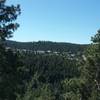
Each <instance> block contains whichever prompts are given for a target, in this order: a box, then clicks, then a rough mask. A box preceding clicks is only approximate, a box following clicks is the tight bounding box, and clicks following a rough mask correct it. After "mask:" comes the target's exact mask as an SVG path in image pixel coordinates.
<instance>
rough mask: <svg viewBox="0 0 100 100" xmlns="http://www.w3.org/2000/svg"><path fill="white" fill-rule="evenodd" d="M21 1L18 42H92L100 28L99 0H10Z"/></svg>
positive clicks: (12, 2) (11, 1) (16, 34)
mask: <svg viewBox="0 0 100 100" xmlns="http://www.w3.org/2000/svg"><path fill="white" fill-rule="evenodd" d="M8 3H9V4H20V5H21V10H22V14H21V15H20V16H19V17H18V20H17V22H18V23H19V24H20V28H19V29H18V30H17V31H16V32H15V34H14V37H13V38H12V39H13V40H16V41H38V40H47V41H57V42H71V43H81V44H85V43H90V39H91V36H93V35H94V34H95V33H96V31H97V30H98V29H99V28H100V0H8Z"/></svg>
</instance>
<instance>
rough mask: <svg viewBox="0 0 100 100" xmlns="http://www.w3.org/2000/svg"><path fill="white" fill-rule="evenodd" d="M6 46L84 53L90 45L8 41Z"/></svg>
mask: <svg viewBox="0 0 100 100" xmlns="http://www.w3.org/2000/svg"><path fill="white" fill-rule="evenodd" d="M6 46H7V47H10V48H12V49H26V50H34V51H37V50H41V51H48V50H50V51H53V52H55V51H56V52H72V53H77V52H83V51H84V50H85V49H86V48H87V46H88V44H74V43H66V42H51V41H38V42H17V41H11V40H7V41H6Z"/></svg>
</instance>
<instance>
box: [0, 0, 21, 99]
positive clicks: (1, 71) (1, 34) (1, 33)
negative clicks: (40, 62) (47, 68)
mask: <svg viewBox="0 0 100 100" xmlns="http://www.w3.org/2000/svg"><path fill="white" fill-rule="evenodd" d="M19 14H20V6H19V5H17V6H14V5H11V6H7V5H6V0H0V100H15V99H16V94H17V92H18V91H19V89H18V82H19V76H18V75H19V73H18V66H20V62H19V61H18V59H17V58H18V56H17V54H14V53H13V52H12V51H11V50H7V49H6V48H5V45H4V42H5V40H6V39H8V38H10V37H11V36H12V34H13V32H14V31H15V30H16V29H17V28H18V26H19V25H18V24H17V23H14V22H13V21H15V20H16V19H17V16H18V15H19Z"/></svg>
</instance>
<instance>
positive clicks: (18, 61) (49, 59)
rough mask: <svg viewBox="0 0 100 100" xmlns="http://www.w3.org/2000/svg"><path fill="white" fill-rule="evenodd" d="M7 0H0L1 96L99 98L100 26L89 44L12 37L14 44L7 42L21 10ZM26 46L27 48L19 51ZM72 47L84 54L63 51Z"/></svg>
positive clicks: (4, 99)
mask: <svg viewBox="0 0 100 100" xmlns="http://www.w3.org/2000/svg"><path fill="white" fill-rule="evenodd" d="M5 2H6V0H1V1H0V100H100V30H98V31H97V33H96V35H95V36H93V37H92V38H91V40H92V43H91V44H90V45H88V46H86V47H84V46H81V45H73V44H66V43H52V42H34V43H30V44H27V45H26V44H23V43H22V44H21V43H17V42H11V41H10V43H12V44H13V45H11V46H7V43H6V40H8V39H9V38H10V37H11V36H12V35H13V32H14V31H15V30H16V29H17V28H18V27H19V24H17V23H15V22H14V21H15V20H16V19H17V17H18V16H19V15H20V13H21V11H20V6H19V5H17V6H14V5H12V6H7V5H5ZM8 42H9V41H8ZM17 44H18V45H17ZM35 44H36V45H37V44H38V45H37V46H36V47H35V46H34V45H35ZM45 44H46V46H44V45H45ZM30 45H33V46H30ZM67 45H69V46H67ZM7 47H10V48H7ZM31 47H32V48H34V47H35V48H36V49H30V48H31ZM81 47H82V48H83V49H82V48H81ZM67 48H68V49H67ZM15 49H16V50H15ZM17 49H18V50H17ZM23 49H25V50H24V51H25V52H20V50H22V51H23ZM29 50H33V51H34V50H36V51H37V50H42V51H48V50H51V51H52V50H54V51H53V52H59V53H60V54H56V53H35V52H29ZM66 50H67V51H66ZM70 50H72V51H74V54H75V53H76V52H79V51H82V55H79V56H75V57H74V59H73V58H70V57H69V56H67V55H65V54H63V52H69V51H70ZM72 51H71V53H73V52H72ZM76 54H77V53H76Z"/></svg>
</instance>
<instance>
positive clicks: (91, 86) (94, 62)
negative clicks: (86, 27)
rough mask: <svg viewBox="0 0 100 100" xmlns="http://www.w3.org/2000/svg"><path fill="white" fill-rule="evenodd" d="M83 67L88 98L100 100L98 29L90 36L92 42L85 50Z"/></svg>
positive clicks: (99, 40)
mask: <svg viewBox="0 0 100 100" xmlns="http://www.w3.org/2000/svg"><path fill="white" fill-rule="evenodd" d="M86 58H87V59H86V61H85V68H84V71H83V72H84V76H85V80H86V85H85V88H84V91H83V94H84V93H85V92H86V91H87V94H88V95H87V96H88V100H100V30H98V31H97V34H96V35H95V36H94V37H92V44H91V45H90V47H89V49H88V50H87V54H86ZM85 96H86V95H85Z"/></svg>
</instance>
